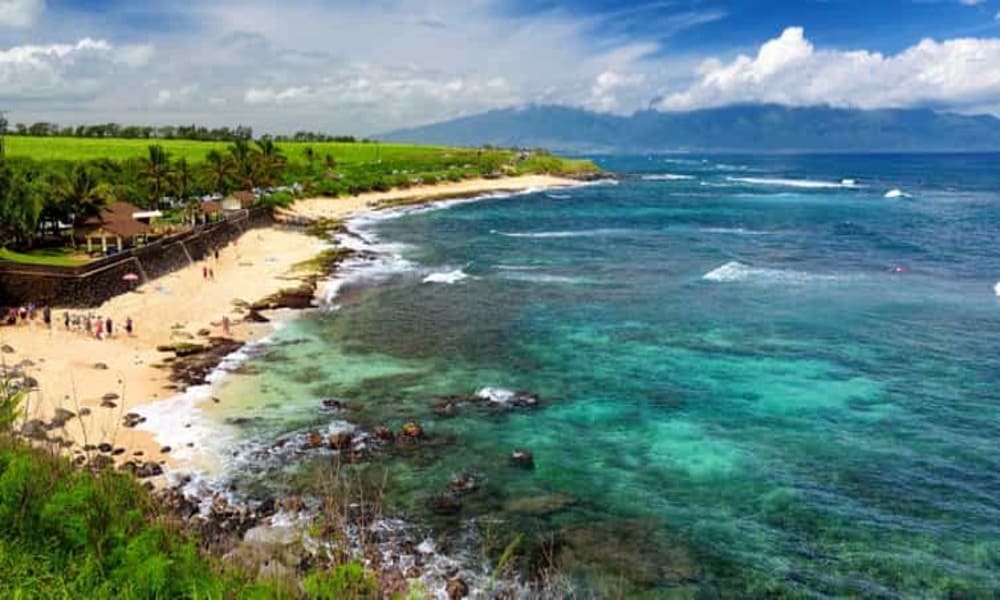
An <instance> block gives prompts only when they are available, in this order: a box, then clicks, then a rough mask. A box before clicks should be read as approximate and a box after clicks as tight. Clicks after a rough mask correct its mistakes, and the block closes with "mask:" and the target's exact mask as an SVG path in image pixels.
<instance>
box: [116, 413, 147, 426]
mask: <svg viewBox="0 0 1000 600" xmlns="http://www.w3.org/2000/svg"><path fill="white" fill-rule="evenodd" d="M145 422H146V417H143V416H142V415H139V414H137V413H128V414H127V415H125V416H124V417H122V425H124V426H125V427H127V428H129V429H133V428H135V427H136V426H137V425H139V424H140V423H145Z"/></svg>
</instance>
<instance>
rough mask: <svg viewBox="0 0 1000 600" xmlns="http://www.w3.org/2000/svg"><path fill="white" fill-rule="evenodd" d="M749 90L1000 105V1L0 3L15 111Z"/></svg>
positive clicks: (473, 107)
mask: <svg viewBox="0 0 1000 600" xmlns="http://www.w3.org/2000/svg"><path fill="white" fill-rule="evenodd" d="M735 102H777V103H783V104H789V105H810V104H830V105H834V106H847V107H857V108H881V107H909V106H921V107H924V106H926V107H932V108H936V109H940V110H949V111H956V112H963V113H977V112H986V113H994V114H1000V0H868V1H866V2H865V1H859V0H801V1H796V2H783V1H777V0H753V1H743V2H736V1H733V0H718V1H714V0H687V1H685V0H652V1H637V2H612V1H609V0H583V1H575V2H560V1H556V0H374V1H368V2H364V1H362V0H346V1H338V2H334V1H323V0H284V1H282V2H280V3H278V2H272V1H263V0H174V1H172V2H162V1H157V0H152V1H147V2H135V1H124V0H75V1H74V0H0V106H2V107H3V108H5V109H7V110H8V111H10V112H11V113H12V116H13V118H14V120H15V121H17V120H34V119H49V120H55V121H59V122H64V123H78V122H89V121H95V120H112V119H114V120H118V121H127V122H153V123H163V122H181V121H198V122H204V123H209V124H222V123H227V124H231V123H234V122H242V123H250V124H253V125H255V126H256V127H258V128H259V129H268V130H287V129H297V128H315V129H325V130H328V131H338V132H341V131H342V132H351V133H360V134H367V133H373V132H378V131H383V130H386V129H391V128H395V127H400V126H406V125H414V124H418V123H424V122H430V121H435V120H440V119H445V118H451V117H455V116H459V115H464V114H471V113H475V112H479V111H483V110H489V109H493V108H501V107H509V106H521V105H526V104H531V103H554V104H563V105H569V106H578V107H583V108H587V109H590V110H599V111H609V112H616V113H622V114H627V113H630V112H632V111H634V110H637V109H643V108H646V107H648V106H653V107H654V108H656V109H659V110H690V109H697V108H705V107H711V106H720V105H725V104H729V103H735Z"/></svg>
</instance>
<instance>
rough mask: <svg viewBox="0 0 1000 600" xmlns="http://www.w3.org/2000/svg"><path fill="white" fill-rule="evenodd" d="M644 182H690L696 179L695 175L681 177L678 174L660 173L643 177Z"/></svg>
mask: <svg viewBox="0 0 1000 600" xmlns="http://www.w3.org/2000/svg"><path fill="white" fill-rule="evenodd" d="M642 179H643V181H689V180H691V179H694V175H679V174H677V173H658V174H656V175H643V176H642Z"/></svg>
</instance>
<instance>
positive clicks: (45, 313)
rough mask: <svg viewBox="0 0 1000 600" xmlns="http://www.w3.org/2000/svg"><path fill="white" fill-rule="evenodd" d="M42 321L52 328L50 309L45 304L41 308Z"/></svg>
mask: <svg viewBox="0 0 1000 600" xmlns="http://www.w3.org/2000/svg"><path fill="white" fill-rule="evenodd" d="M42 322H43V323H45V326H46V327H47V328H49V329H52V309H51V308H49V305H48V304H46V305H45V308H43V309H42Z"/></svg>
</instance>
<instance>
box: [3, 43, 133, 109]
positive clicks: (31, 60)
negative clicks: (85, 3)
mask: <svg viewBox="0 0 1000 600" xmlns="http://www.w3.org/2000/svg"><path fill="white" fill-rule="evenodd" d="M151 54H152V48H151V47H149V46H142V45H139V46H114V45H112V44H110V43H109V42H107V41H106V40H94V39H91V38H84V39H82V40H80V41H78V42H76V43H75V44H49V45H23V46H14V47H12V48H9V49H7V50H0V98H5V99H9V98H15V99H22V100H24V99H48V100H51V99H57V98H58V99H80V98H88V97H93V96H96V95H97V94H99V93H100V92H101V91H102V89H104V86H105V85H106V84H107V82H108V81H109V80H110V79H112V78H113V77H115V76H116V75H118V74H125V73H126V72H128V71H130V70H133V69H136V68H138V67H141V66H143V65H145V64H146V63H147V62H148V61H149V58H150V56H151Z"/></svg>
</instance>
